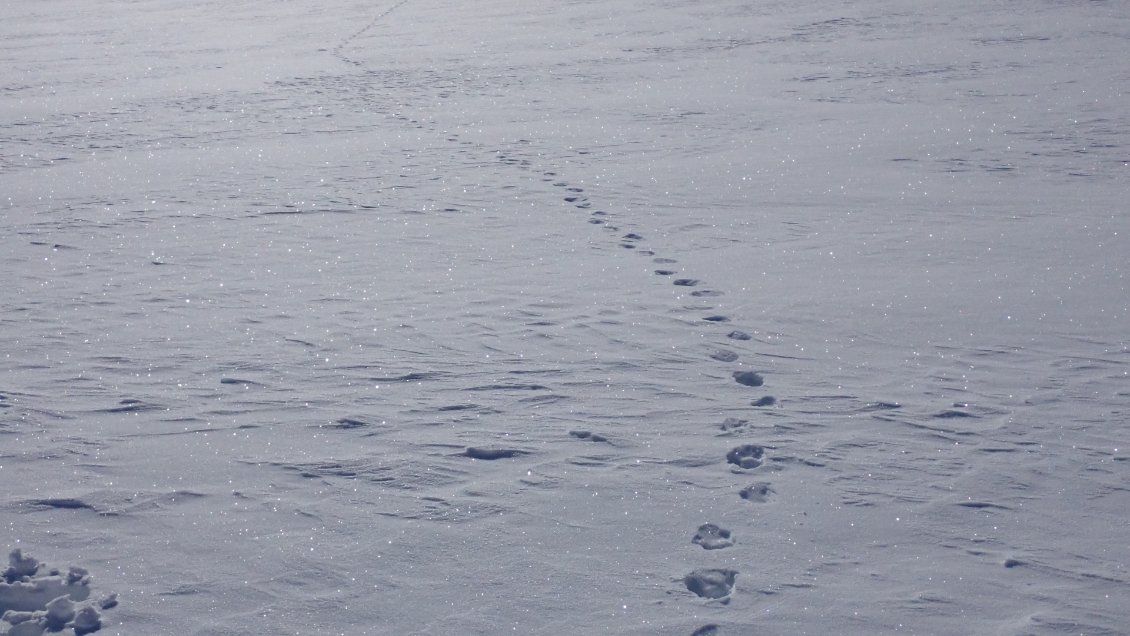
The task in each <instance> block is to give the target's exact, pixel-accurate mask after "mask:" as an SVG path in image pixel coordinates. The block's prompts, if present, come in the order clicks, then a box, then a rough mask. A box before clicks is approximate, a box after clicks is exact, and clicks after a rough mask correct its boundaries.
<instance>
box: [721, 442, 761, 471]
mask: <svg viewBox="0 0 1130 636" xmlns="http://www.w3.org/2000/svg"><path fill="white" fill-rule="evenodd" d="M763 457H765V449H764V448H762V447H760V446H757V445H755V444H742V445H741V446H735V447H734V448H731V449H730V452H728V453H726V461H727V462H729V463H731V464H733V465H735V466H737V467H738V468H741V469H743V470H753V469H754V468H757V467H758V466H760V465H761V463H762V458H763Z"/></svg>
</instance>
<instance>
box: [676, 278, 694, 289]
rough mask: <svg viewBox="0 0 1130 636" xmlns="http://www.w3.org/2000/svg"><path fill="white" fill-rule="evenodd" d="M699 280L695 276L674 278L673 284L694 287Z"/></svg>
mask: <svg viewBox="0 0 1130 636" xmlns="http://www.w3.org/2000/svg"><path fill="white" fill-rule="evenodd" d="M699 282H700V281H699V280H698V279H695V278H676V279H675V282H674V284H675V285H678V286H679V287H694V286H695V285H697V284H699Z"/></svg>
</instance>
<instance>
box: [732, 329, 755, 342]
mask: <svg viewBox="0 0 1130 636" xmlns="http://www.w3.org/2000/svg"><path fill="white" fill-rule="evenodd" d="M726 337H727V338H730V339H731V340H752V339H753V336H751V335H749V334H748V333H746V332H744V331H738V330H736V329H735V330H734V331H731V332H730V333H728V334H726Z"/></svg>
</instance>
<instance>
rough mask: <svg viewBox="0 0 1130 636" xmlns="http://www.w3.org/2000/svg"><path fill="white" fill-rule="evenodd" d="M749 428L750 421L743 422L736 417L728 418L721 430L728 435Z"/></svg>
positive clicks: (723, 422) (723, 421)
mask: <svg viewBox="0 0 1130 636" xmlns="http://www.w3.org/2000/svg"><path fill="white" fill-rule="evenodd" d="M748 427H749V420H742V419H738V418H736V417H727V418H726V419H724V420H722V424H721V429H722V430H723V431H724V432H726V433H731V432H733V431H736V430H740V429H744V428H748Z"/></svg>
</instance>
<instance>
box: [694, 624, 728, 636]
mask: <svg viewBox="0 0 1130 636" xmlns="http://www.w3.org/2000/svg"><path fill="white" fill-rule="evenodd" d="M721 634H722V628H721V627H718V626H717V625H715V624H713V623H711V624H710V625H703V626H702V627H699V628H698V629H696V630H694V632H692V633H691V636H721Z"/></svg>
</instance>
